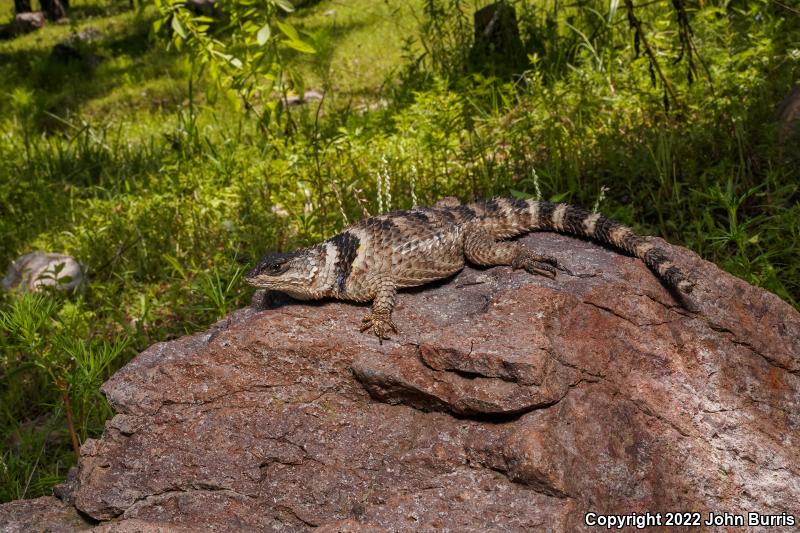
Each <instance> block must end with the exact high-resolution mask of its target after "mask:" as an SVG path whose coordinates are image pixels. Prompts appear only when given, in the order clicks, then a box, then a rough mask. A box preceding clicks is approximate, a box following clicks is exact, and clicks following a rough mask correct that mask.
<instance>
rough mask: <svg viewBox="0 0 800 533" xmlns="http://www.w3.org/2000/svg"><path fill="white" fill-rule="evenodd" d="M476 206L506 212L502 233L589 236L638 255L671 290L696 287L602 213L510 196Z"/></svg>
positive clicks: (666, 259)
mask: <svg viewBox="0 0 800 533" xmlns="http://www.w3.org/2000/svg"><path fill="white" fill-rule="evenodd" d="M473 205H474V204H473ZM476 207H478V212H479V213H480V214H481V215H483V216H488V217H490V218H495V216H496V214H499V212H503V213H504V216H503V217H499V219H498V223H499V225H500V226H504V225H505V224H503V223H502V222H500V219H505V220H506V221H508V222H510V223H511V226H507V227H505V228H503V227H498V228H497V229H498V230H499V231H498V233H500V234H503V233H507V234H508V235H513V234H519V233H520V232H521V231H537V230H545V231H555V232H558V233H565V234H572V235H577V236H580V237H586V238H588V239H591V240H594V241H598V242H601V243H603V244H607V245H609V246H611V247H613V248H617V249H619V250H623V251H625V252H627V253H629V254H631V255H633V256H635V257H638V258H639V259H641V260H642V261H643V262H644V264H646V265H647V266H648V267H649V268H650V270H652V271H653V272H654V273H655V274H656V275H657V276H658V277H659V278H660V279H661V280H663V281H664V283H666V285H667V286H668V287H670V288H672V289H675V290H677V291H679V292H681V293H684V294H689V293H690V292H692V289H693V288H694V283H693V282H692V281H691V280H690V279H689V277H688V276H686V274H684V272H683V271H681V270H680V269H679V268H678V267H677V266H675V264H674V263H673V262H672V260H671V259H670V257H669V255H668V254H667V253H666V252H665V251H664V250H663V249H662V248H659V247H658V246H656V245H654V244H652V243H650V242H648V241H647V239H645V238H644V237H642V236H640V235H637V234H636V233H634V232H633V230H632V229H630V228H629V227H627V226H625V225H624V224H620V223H619V222H616V221H614V220H611V219H610V218H607V217H605V216H603V215H601V214H600V213H593V212H591V211H588V210H586V209H581V208H580V207H575V206H572V205H568V204H553V203H551V202H544V201H539V200H519V199H510V198H496V199H493V200H489V201H487V202H483V203H481V204H478V205H477V206H476ZM505 230H508V231H505ZM520 230H521V231H520Z"/></svg>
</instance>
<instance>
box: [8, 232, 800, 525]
mask: <svg viewBox="0 0 800 533" xmlns="http://www.w3.org/2000/svg"><path fill="white" fill-rule="evenodd" d="M524 240H525V241H526V243H527V244H528V245H530V246H532V247H535V248H537V249H539V250H541V251H543V252H546V253H550V254H553V255H555V256H556V257H557V258H558V260H559V262H560V263H561V264H563V265H564V266H565V267H566V268H567V269H568V270H569V271H571V272H574V273H575V275H574V276H570V275H566V274H559V276H558V277H557V278H556V279H553V280H551V279H547V278H542V277H536V276H531V275H528V274H527V273H525V272H522V271H512V270H511V269H509V268H504V267H498V268H493V269H487V270H483V271H480V270H473V269H466V270H465V271H464V272H462V273H461V274H459V275H458V276H456V277H455V278H454V279H451V280H447V281H445V282H442V283H439V284H436V285H433V286H430V287H427V288H424V289H422V290H416V291H410V292H403V293H401V294H400V295H399V297H398V302H397V307H396V311H395V316H394V320H395V323H396V324H397V325H398V327H399V329H400V333H399V334H397V335H395V338H393V339H392V340H390V341H384V342H383V343H379V342H378V340H377V339H375V338H373V337H371V336H370V335H367V334H363V333H360V332H359V331H358V329H359V325H360V323H361V318H362V316H363V315H364V314H365V313H366V312H367V310H368V309H367V308H366V307H364V306H357V305H352V304H348V303H342V302H321V303H300V302H291V301H284V302H278V303H277V304H276V305H272V306H271V308H269V309H265V310H258V309H256V308H254V307H253V308H247V309H242V310H240V311H237V312H236V313H233V314H232V315H231V316H229V317H228V318H226V319H225V320H223V321H221V322H219V323H217V324H215V325H214V326H212V327H211V328H210V329H209V331H207V332H204V333H199V334H196V335H193V336H190V337H184V338H182V339H178V340H176V341H172V342H168V343H160V344H156V345H154V346H152V347H151V348H149V349H148V350H146V351H145V352H143V353H142V354H140V355H139V356H138V357H137V358H136V359H134V360H133V361H131V362H130V363H129V364H128V365H127V366H126V367H125V368H123V369H122V370H120V371H119V372H117V373H116V374H115V375H114V376H113V377H112V378H111V379H110V380H109V381H108V382H107V383H106V384H105V385H104V386H103V392H104V393H105V394H106V396H107V397H108V399H109V401H110V403H111V405H112V406H113V407H114V409H115V410H116V412H117V413H118V414H117V415H116V417H115V418H113V419H112V420H110V421H109V422H108V423H107V425H106V429H105V432H104V434H103V435H102V437H101V438H99V439H97V440H90V441H87V442H86V443H84V445H83V447H82V453H81V459H80V463H79V469H78V472H77V481H73V483H72V484H71V488H70V490H69V491H67V492H68V493H69V496H70V498H69V499H70V501H74V505H75V507H74V508H73V507H71V506H70V505H69V504H66V503H61V502H60V501H59V500H55V499H53V498H50V499H47V500H42V501H41V503H40V504H41V505H52V506H53V507H54V509H56V511H57V513H56V516H57V518H55V519H54V520H57V519H63V520H65V521H66V520H73V519H75V517H77V516H78V515H77V510H79V511H80V512H81V513H84V516H86V517H88V518H91V519H92V520H95V521H98V524H97V525H94V527H99V528H101V530H105V531H127V530H131V531H134V530H137V529H136V528H144V529H147V528H150V529H147V530H157V528H164V529H163V530H165V531H172V530H175V531H181V530H192V529H193V528H194V529H197V528H199V529H203V530H216V531H264V530H270V529H279V530H284V531H309V530H311V529H314V528H320V530H321V531H330V532H333V531H352V532H378V531H432V530H442V531H459V532H460V531H467V532H469V531H476V532H477V531H481V532H483V531H531V530H547V531H582V530H587V529H588V528H587V526H586V525H585V524H584V521H583V517H584V514H585V513H586V512H589V511H592V512H595V513H614V514H629V513H633V512H637V513H643V512H646V511H650V512H662V513H663V512H665V511H670V510H672V511H679V510H684V511H699V512H702V513H707V512H723V511H727V512H728V513H742V514H745V515H746V513H747V512H750V511H753V512H759V513H762V514H771V515H781V513H789V514H791V515H793V516H795V517H797V520H800V503H799V502H800V461H798V459H797V458H798V457H800V315H799V314H798V313H797V312H796V311H795V310H794V309H793V308H791V307H790V306H789V305H787V304H786V303H784V302H782V301H781V300H780V299H778V298H777V297H776V296H774V295H772V294H770V293H768V292H766V291H763V290H761V289H758V288H755V287H752V286H750V285H748V284H747V283H745V282H744V281H742V280H740V279H737V278H735V277H733V276H731V275H728V274H726V273H724V272H722V271H720V270H719V269H718V268H717V267H715V266H714V265H712V264H710V263H708V262H705V261H703V260H702V259H700V258H698V257H697V256H696V255H694V254H692V253H691V252H688V251H686V250H683V249H680V248H677V247H671V251H672V253H673V255H674V258H675V262H676V263H677V264H678V266H680V267H681V268H682V269H684V270H685V271H687V272H690V273H691V275H692V276H693V277H694V278H695V280H696V282H697V285H696V288H695V292H694V294H693V296H694V299H695V303H696V306H697V309H698V312H697V313H692V312H689V311H686V310H685V309H684V308H682V307H680V306H679V305H678V303H677V302H675V301H674V299H673V298H672V296H671V295H670V294H669V292H668V291H667V290H665V289H664V287H662V286H661V285H660V283H659V282H658V280H657V279H656V278H655V277H654V276H653V275H652V273H651V272H649V271H648V270H647V268H646V267H644V265H642V264H641V262H639V261H638V260H636V259H634V258H629V257H625V256H622V255H619V254H616V253H614V252H611V251H608V250H606V249H604V248H602V247H598V246H595V245H593V244H591V243H588V242H585V241H581V240H577V239H571V238H568V237H563V236H558V235H553V234H535V235H531V236H529V237H526V238H525V239H524ZM478 279H480V280H481V281H480V282H477V281H476V280H478ZM35 501H36V502H39V501H40V500H35ZM76 509H77V510H76ZM24 513H33V510H32V509H28V508H27V507H25V505H22V504H20V502H13V503H11V504H7V505H5V506H0V529H4V528H5V529H8V524H9V523H11V522H9V520H11V518H9V516H15V518H13V519H15V520H20V517H21V516H23V515H24ZM43 516H44V515H43ZM58 517H60V518H58ZM31 520H34V519H31ZM15 523H20V522H15ZM32 523H34V524H35V523H36V522H35V520H34V521H33V522H32ZM64 523H66V522H64ZM87 524H88V523H87ZM45 527H51V528H52V525H51V523H50V522H48V523H47V524H43V526H42V527H41V528H40V529H43V528H45ZM87 527H88V526H87ZM103 528H104V529H103ZM126 528H127V529H126ZM779 529H780V528H778V529H777V530H779ZM54 530H58V529H57V528H54ZM708 530H714V528H713V527H711V528H708ZM720 530H721V529H720Z"/></svg>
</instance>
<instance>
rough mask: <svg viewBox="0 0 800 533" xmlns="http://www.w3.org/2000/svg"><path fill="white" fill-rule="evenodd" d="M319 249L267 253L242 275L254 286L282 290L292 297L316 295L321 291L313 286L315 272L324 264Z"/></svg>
mask: <svg viewBox="0 0 800 533" xmlns="http://www.w3.org/2000/svg"><path fill="white" fill-rule="evenodd" d="M319 252H320V251H319V250H318V249H317V248H305V249H302V250H298V251H296V252H290V253H277V252H272V253H268V254H266V255H265V256H264V257H262V258H261V260H260V261H259V262H258V264H257V265H256V266H255V268H253V270H251V271H250V272H248V273H247V275H246V276H245V278H244V279H245V281H246V282H247V283H249V284H250V285H253V286H254V287H259V288H261V289H267V290H273V291H280V292H284V293H286V294H288V295H289V296H292V297H294V298H298V299H302V300H306V299H309V298H318V297H320V296H321V294H319V293H320V290H319V289H318V288H317V287H316V285H317V283H316V282H317V274H318V273H319V271H320V268H321V267H323V266H324V264H325V258H324V256H321V254H320V253H319Z"/></svg>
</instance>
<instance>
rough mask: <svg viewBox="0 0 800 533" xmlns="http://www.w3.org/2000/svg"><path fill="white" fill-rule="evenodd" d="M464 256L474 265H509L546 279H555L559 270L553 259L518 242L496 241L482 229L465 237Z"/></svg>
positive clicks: (475, 230)
mask: <svg viewBox="0 0 800 533" xmlns="http://www.w3.org/2000/svg"><path fill="white" fill-rule="evenodd" d="M464 255H465V256H466V258H467V260H468V261H469V262H470V263H473V264H476V265H483V266H495V265H510V266H511V267H513V268H515V269H516V268H524V269H525V270H526V271H528V272H530V273H531V274H539V275H542V276H546V277H548V278H553V277H555V275H556V269H561V267H559V265H558V261H557V260H556V259H555V258H554V257H550V256H547V255H541V254H537V253H535V252H533V251H532V250H530V249H528V248H526V247H525V246H524V245H523V244H521V243H519V242H507V241H498V240H497V239H495V238H494V237H492V235H491V234H490V233H489V232H488V231H486V230H483V229H474V230H472V231H470V232H468V233H467V235H465V238H464Z"/></svg>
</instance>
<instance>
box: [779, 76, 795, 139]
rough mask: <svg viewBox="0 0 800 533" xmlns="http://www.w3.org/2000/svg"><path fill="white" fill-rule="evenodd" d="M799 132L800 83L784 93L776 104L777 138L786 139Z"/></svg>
mask: <svg viewBox="0 0 800 533" xmlns="http://www.w3.org/2000/svg"><path fill="white" fill-rule="evenodd" d="M798 132H800V84H798V85H795V87H794V89H792V92H790V93H789V94H787V95H786V97H785V98H784V99H783V100H782V101H781V103H780V105H779V106H778V139H779V140H780V141H781V142H785V141H787V140H788V139H789V138H790V137H791V136H792V135H793V134H796V133H798Z"/></svg>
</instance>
